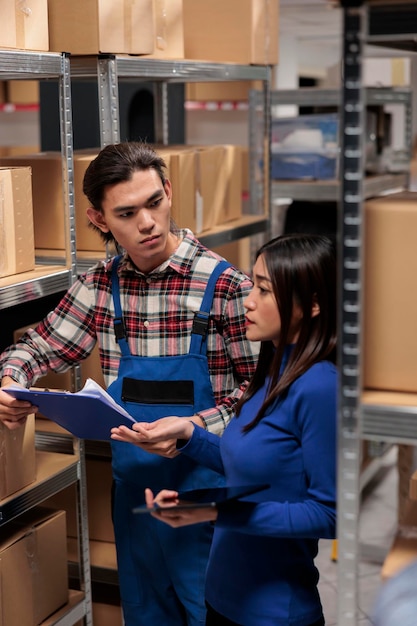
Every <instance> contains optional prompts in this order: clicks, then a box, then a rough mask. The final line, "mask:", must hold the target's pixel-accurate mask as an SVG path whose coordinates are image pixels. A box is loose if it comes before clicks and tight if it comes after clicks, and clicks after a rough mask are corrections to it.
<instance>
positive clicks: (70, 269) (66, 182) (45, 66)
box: [0, 50, 92, 626]
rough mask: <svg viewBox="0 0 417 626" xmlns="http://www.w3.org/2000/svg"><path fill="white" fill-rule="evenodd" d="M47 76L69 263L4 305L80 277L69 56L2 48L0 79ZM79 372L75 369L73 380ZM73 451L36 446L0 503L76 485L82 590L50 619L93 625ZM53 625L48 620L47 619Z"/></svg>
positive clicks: (14, 509)
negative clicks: (30, 474)
mask: <svg viewBox="0 0 417 626" xmlns="http://www.w3.org/2000/svg"><path fill="white" fill-rule="evenodd" d="M19 79H22V80H24V79H26V80H48V79H55V80H56V79H58V82H59V109H60V136H61V153H62V187H63V196H64V206H65V217H66V219H65V224H66V230H65V240H66V253H65V260H64V263H61V264H60V265H59V264H58V265H54V266H43V267H36V268H35V271H34V272H30V273H27V275H29V278H28V277H27V275H26V274H20V275H16V276H10V277H7V278H2V279H0V309H6V308H8V307H11V306H14V305H16V304H21V303H22V302H25V303H26V302H27V303H29V302H30V301H34V300H36V299H38V298H42V297H43V296H46V295H49V294H54V293H58V292H59V291H62V290H66V289H67V288H68V287H69V286H70V285H71V284H72V282H73V281H74V280H75V279H76V277H77V271H76V254H75V250H76V246H75V216H74V182H73V146H72V117H71V115H72V109H71V84H70V63H69V57H68V55H66V54H59V53H50V52H45V53H40V52H29V51H18V50H0V80H19ZM76 377H77V374H76V373H74V379H76ZM69 452H70V453H71V454H70V455H68V454H65V455H63V454H56V453H55V452H51V451H47V452H45V451H41V450H39V449H38V450H37V479H36V481H35V483H34V484H32V485H29V486H28V487H27V488H25V489H22V490H20V491H19V492H17V493H16V494H13V495H12V496H10V497H8V498H6V499H4V500H2V501H0V526H2V525H3V524H7V523H8V522H9V521H10V520H12V519H14V518H15V517H17V516H18V515H20V514H21V513H23V512H24V511H26V510H28V509H30V508H32V507H34V506H37V505H38V504H41V503H42V502H44V501H45V500H46V499H47V498H49V497H50V496H52V495H54V494H55V493H57V492H58V491H61V490H62V489H64V488H65V487H67V486H69V485H71V484H74V483H75V484H76V485H77V507H78V514H79V515H78V517H79V538H78V539H79V540H78V552H79V571H78V576H79V580H80V588H81V591H78V592H77V591H71V590H70V600H69V603H68V605H67V606H66V607H64V608H63V609H62V610H60V611H59V612H58V613H57V614H56V615H55V616H53V617H51V618H50V620H53V622H52V621H51V624H52V623H53V624H54V625H55V626H71V625H72V624H75V623H76V622H78V621H79V620H80V619H83V618H84V623H85V624H86V625H87V626H89V625H91V624H92V604H91V581H90V558H89V542H88V522H87V497H86V478H85V461H84V442H83V441H80V440H72V445H71V449H70V450H69ZM45 454H47V455H48V459H49V460H51V459H55V461H54V463H53V467H54V469H53V470H52V471H49V473H48V471H47V472H44V465H45V464H44V463H42V460H43V459H44V458H45V456H44V455H45ZM48 623H49V622H48Z"/></svg>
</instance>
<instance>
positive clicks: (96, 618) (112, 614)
mask: <svg viewBox="0 0 417 626" xmlns="http://www.w3.org/2000/svg"><path fill="white" fill-rule="evenodd" d="M92 608H93V624H94V626H123V613H122V608H121V607H120V606H118V605H116V604H106V603H104V602H93V604H92ZM74 626H84V621H80V622H77V623H76V624H74Z"/></svg>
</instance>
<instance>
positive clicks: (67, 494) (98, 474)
mask: <svg viewBox="0 0 417 626" xmlns="http://www.w3.org/2000/svg"><path fill="white" fill-rule="evenodd" d="M85 470H86V477H87V499H88V535H89V539H90V540H91V541H106V542H109V543H114V531H113V522H112V518H111V488H112V481H113V478H112V468H111V460H110V459H94V458H87V459H86V463H85ZM76 501H77V499H76V488H75V485H71V486H70V487H67V488H66V489H64V490H62V491H60V492H59V493H57V494H56V495H55V496H53V497H52V498H49V499H48V500H47V501H46V506H48V507H51V508H53V509H63V510H65V511H66V513H67V535H68V537H78V524H77V512H76Z"/></svg>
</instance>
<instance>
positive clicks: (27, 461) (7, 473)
mask: <svg viewBox="0 0 417 626" xmlns="http://www.w3.org/2000/svg"><path fill="white" fill-rule="evenodd" d="M0 441H1V454H0V500H3V499H4V498H7V497H9V496H11V495H12V494H14V493H16V492H17V491H20V490H21V489H24V488H25V487H27V486H28V485H30V484H31V483H33V482H34V481H35V480H36V455H35V418H34V416H33V415H29V417H28V418H27V420H26V423H25V425H24V426H22V427H21V428H16V429H15V430H9V429H8V428H7V427H6V426H5V425H4V424H3V423H0Z"/></svg>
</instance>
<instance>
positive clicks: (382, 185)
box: [249, 87, 412, 202]
mask: <svg viewBox="0 0 417 626" xmlns="http://www.w3.org/2000/svg"><path fill="white" fill-rule="evenodd" d="M270 102H271V107H275V106H279V105H296V106H321V107H326V106H328V107H338V108H339V109H340V107H341V105H342V93H341V90H340V89H321V88H316V87H303V88H300V89H279V90H273V91H271V93H270ZM384 104H400V105H403V106H404V111H405V119H404V145H405V147H406V151H407V154H409V155H410V158H411V154H412V132H411V128H412V92H411V89H409V88H400V87H366V88H365V89H364V105H365V106H369V105H384ZM261 106H262V101H261V94H260V93H259V92H256V91H255V92H253V96H252V99H251V105H250V113H249V115H250V117H251V121H250V125H251V127H252V128H256V118H255V116H256V111H257V109H258V108H259V107H261ZM271 118H273V116H272V115H271ZM270 123H272V121H271V122H270ZM250 145H251V154H252V153H255V151H256V145H257V137H256V133H254V134H253V135H252V137H251V143H250ZM408 184H409V175H408V173H405V172H401V173H387V174H379V175H374V176H367V177H365V178H364V181H363V193H364V197H365V198H371V197H374V196H377V195H379V194H381V193H389V192H394V191H398V190H401V189H405V188H406V187H407V186H408ZM277 198H290V199H291V200H293V201H309V202H317V201H322V202H337V201H338V200H339V198H340V177H339V178H337V179H335V180H280V181H277V180H271V199H272V202H273V201H274V200H275V199H277Z"/></svg>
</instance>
